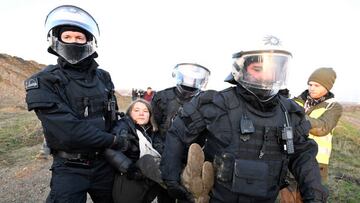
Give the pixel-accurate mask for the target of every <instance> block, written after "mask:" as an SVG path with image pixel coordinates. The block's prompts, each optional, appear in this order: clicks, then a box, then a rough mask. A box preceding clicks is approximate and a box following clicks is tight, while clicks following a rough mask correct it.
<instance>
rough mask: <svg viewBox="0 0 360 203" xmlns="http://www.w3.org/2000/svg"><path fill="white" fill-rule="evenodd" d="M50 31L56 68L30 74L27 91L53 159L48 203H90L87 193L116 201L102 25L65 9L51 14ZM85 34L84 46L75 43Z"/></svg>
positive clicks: (111, 99)
mask: <svg viewBox="0 0 360 203" xmlns="http://www.w3.org/2000/svg"><path fill="white" fill-rule="evenodd" d="M79 16H81V18H79ZM45 27H47V29H48V30H49V33H48V40H49V41H50V42H51V44H50V46H49V49H48V51H49V52H50V53H52V54H54V55H56V56H58V61H57V65H50V66H47V67H46V68H45V69H43V70H42V71H40V72H38V73H36V74H34V75H33V76H31V77H30V78H29V79H27V80H26V81H25V89H26V91H27V94H26V102H27V105H28V110H29V111H31V110H34V111H35V113H36V115H37V116H38V118H39V119H40V121H41V124H42V127H43V131H44V135H45V138H46V141H47V144H48V146H49V148H50V149H51V154H52V155H53V157H54V159H53V164H52V167H51V171H52V178H51V183H50V187H51V191H50V194H49V196H48V198H47V201H46V202H86V199H87V193H89V195H90V196H91V198H92V200H93V201H94V202H112V185H113V179H114V171H113V168H112V167H111V166H110V165H109V164H108V163H107V161H106V160H105V157H104V154H103V152H104V149H105V148H108V147H111V146H115V145H116V146H117V139H116V137H115V136H114V135H112V134H111V133H110V130H111V127H112V123H113V122H115V120H116V109H117V104H116V98H115V95H114V85H113V83H112V81H111V78H110V75H109V73H108V72H106V71H104V70H102V69H99V68H98V64H97V63H96V61H95V60H94V58H96V57H97V53H96V52H95V47H96V37H97V34H98V33H99V30H98V27H97V24H96V22H95V20H94V19H93V18H92V17H91V16H90V15H89V14H88V13H87V12H86V11H84V10H82V9H81V8H78V7H75V6H71V5H64V6H59V7H57V8H55V9H54V10H53V11H51V12H50V13H49V15H48V17H47V20H46V23H45ZM65 32H66V33H65ZM62 33H65V34H64V39H66V40H68V41H66V42H64V41H62V40H63V38H62ZM69 33H70V34H69ZM82 35H85V36H86V42H85V43H78V42H77V41H74V38H76V40H78V39H81V37H82ZM65 36H66V37H68V38H66V37H65ZM95 36H96V37H95ZM82 42H83V41H82Z"/></svg>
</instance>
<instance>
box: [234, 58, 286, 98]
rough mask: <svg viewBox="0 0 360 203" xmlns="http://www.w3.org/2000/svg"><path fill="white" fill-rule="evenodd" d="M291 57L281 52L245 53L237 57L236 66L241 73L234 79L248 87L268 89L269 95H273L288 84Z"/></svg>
mask: <svg viewBox="0 0 360 203" xmlns="http://www.w3.org/2000/svg"><path fill="white" fill-rule="evenodd" d="M290 57H291V56H290V55H288V54H286V53H281V52H279V53H277V52H259V53H254V52H252V53H249V54H244V55H242V56H241V57H240V58H236V59H235V63H234V66H235V67H236V69H237V71H239V74H236V75H237V77H234V79H235V80H236V81H237V82H239V83H241V84H242V85H243V86H245V87H246V88H251V89H258V90H266V91H267V92H268V94H269V95H267V96H272V95H274V94H276V93H277V92H278V91H279V89H280V88H281V87H282V86H284V85H286V78H287V68H288V63H289V59H290Z"/></svg>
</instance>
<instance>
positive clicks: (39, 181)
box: [0, 145, 52, 203]
mask: <svg viewBox="0 0 360 203" xmlns="http://www.w3.org/2000/svg"><path fill="white" fill-rule="evenodd" d="M39 149H40V145H37V146H34V147H30V148H26V149H20V150H17V151H16V152H14V153H12V154H11V155H10V158H14V160H18V161H16V162H15V163H14V164H6V162H5V161H3V162H5V163H1V166H0V184H1V187H0V202H2V203H12V202H16V203H23V202H28V203H33V202H34V203H35V202H36V203H38V202H45V199H46V197H47V194H48V192H49V190H50V188H49V183H50V176H51V173H50V171H49V168H50V166H51V163H52V158H51V157H50V158H49V159H36V158H35V155H36V153H37V151H38V150H39ZM21 154H22V156H20V155H21Z"/></svg>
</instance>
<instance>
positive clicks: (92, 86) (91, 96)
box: [51, 66, 113, 131]
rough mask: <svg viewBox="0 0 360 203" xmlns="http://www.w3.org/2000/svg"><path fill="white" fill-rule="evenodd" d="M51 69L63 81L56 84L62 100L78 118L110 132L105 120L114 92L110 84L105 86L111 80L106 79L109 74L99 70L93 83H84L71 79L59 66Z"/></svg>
mask: <svg viewBox="0 0 360 203" xmlns="http://www.w3.org/2000/svg"><path fill="white" fill-rule="evenodd" d="M51 69H52V70H51V72H52V73H53V74H56V75H58V76H60V78H61V81H60V82H59V83H57V84H56V85H59V88H58V90H59V93H60V96H61V98H62V99H63V100H64V102H65V103H66V104H68V105H69V107H70V108H71V109H72V110H73V111H74V113H76V115H77V117H78V118H79V119H81V120H87V121H88V122H90V123H91V124H92V125H93V126H95V127H97V128H99V129H101V130H103V131H109V130H110V129H109V127H108V125H107V123H106V119H105V118H106V117H107V113H108V111H107V110H108V105H109V102H110V98H111V96H110V94H111V93H112V91H113V90H112V87H111V85H110V84H108V85H106V84H105V82H106V81H107V80H110V78H106V77H107V76H106V74H108V73H105V72H102V71H101V70H100V69H97V70H96V74H95V75H94V76H93V78H92V81H82V80H76V79H73V78H71V76H69V75H68V74H67V73H66V72H64V71H62V70H61V69H60V68H59V67H58V66H55V67H51ZM108 77H109V76H108ZM109 83H110V82H109ZM108 122H109V121H108Z"/></svg>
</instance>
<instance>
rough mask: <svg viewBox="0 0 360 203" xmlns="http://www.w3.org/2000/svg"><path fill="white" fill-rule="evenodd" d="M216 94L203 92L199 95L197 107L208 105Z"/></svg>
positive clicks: (208, 91)
mask: <svg viewBox="0 0 360 203" xmlns="http://www.w3.org/2000/svg"><path fill="white" fill-rule="evenodd" d="M217 93H218V92H217V91H216V90H207V91H203V92H200V93H199V104H198V105H200V106H201V105H203V104H208V103H211V102H213V99H214V96H215V95H216V94H217Z"/></svg>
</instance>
